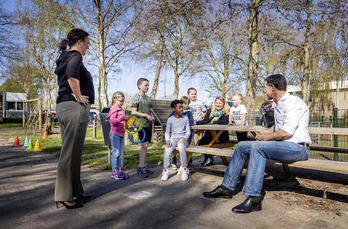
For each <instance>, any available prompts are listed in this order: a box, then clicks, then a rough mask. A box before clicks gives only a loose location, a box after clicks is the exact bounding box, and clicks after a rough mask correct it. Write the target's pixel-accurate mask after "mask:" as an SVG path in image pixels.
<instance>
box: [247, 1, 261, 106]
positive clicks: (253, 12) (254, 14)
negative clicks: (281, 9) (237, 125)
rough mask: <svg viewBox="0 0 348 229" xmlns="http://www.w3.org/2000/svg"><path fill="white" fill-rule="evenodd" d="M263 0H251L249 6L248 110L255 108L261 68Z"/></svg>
mask: <svg viewBox="0 0 348 229" xmlns="http://www.w3.org/2000/svg"><path fill="white" fill-rule="evenodd" d="M261 2H262V0H251V5H250V8H249V25H248V46H249V61H248V77H247V82H246V97H247V98H249V99H248V100H247V102H246V108H247V110H248V111H253V110H255V98H256V86H257V77H258V68H259V53H260V50H259V41H258V29H259V28H258V24H259V23H258V20H259V12H260V4H261Z"/></svg>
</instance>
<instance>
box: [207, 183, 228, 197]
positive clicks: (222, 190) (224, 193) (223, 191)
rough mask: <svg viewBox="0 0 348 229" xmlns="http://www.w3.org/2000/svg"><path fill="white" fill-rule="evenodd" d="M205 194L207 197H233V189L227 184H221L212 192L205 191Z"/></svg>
mask: <svg viewBox="0 0 348 229" xmlns="http://www.w3.org/2000/svg"><path fill="white" fill-rule="evenodd" d="M203 196H204V197H207V198H224V199H231V198H232V196H233V194H232V191H231V190H230V189H228V188H226V187H225V186H222V185H219V186H217V187H216V188H215V189H214V190H213V191H211V192H203Z"/></svg>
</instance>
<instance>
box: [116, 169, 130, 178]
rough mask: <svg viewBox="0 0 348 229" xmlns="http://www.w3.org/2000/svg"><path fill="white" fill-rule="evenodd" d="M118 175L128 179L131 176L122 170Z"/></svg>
mask: <svg viewBox="0 0 348 229" xmlns="http://www.w3.org/2000/svg"><path fill="white" fill-rule="evenodd" d="M118 175H119V177H123V179H128V178H129V176H128V174H127V173H124V172H122V171H119V173H118Z"/></svg>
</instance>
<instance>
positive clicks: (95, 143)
mask: <svg viewBox="0 0 348 229" xmlns="http://www.w3.org/2000/svg"><path fill="white" fill-rule="evenodd" d="M7 128H11V127H7ZM58 131H59V129H54V134H52V135H48V140H43V139H42V136H41V133H40V134H35V135H34V134H32V133H30V134H25V133H23V132H22V131H19V132H17V133H2V134H0V137H1V138H3V139H9V140H12V139H13V141H14V139H15V137H16V136H18V137H19V142H20V144H24V140H25V138H26V137H27V136H28V137H29V138H31V139H32V142H33V147H34V146H35V142H36V140H37V139H39V141H40V146H41V150H42V151H43V152H45V153H50V154H54V155H57V157H58V156H59V154H60V150H61V145H62V139H61V136H60V133H58ZM92 136H93V130H92V128H88V129H87V133H86V140H85V144H84V148H83V154H82V164H85V165H88V166H91V167H93V168H97V169H101V170H111V165H110V164H108V158H107V157H108V147H107V146H106V145H105V144H104V138H103V133H102V131H101V129H100V128H98V129H97V137H96V138H92ZM139 150H140V145H126V146H125V149H124V155H125V159H124V166H125V169H134V168H136V167H137V166H138V162H139ZM163 152H164V149H163V148H162V144H161V143H154V144H152V146H151V147H149V148H148V151H147V156H146V163H147V164H148V165H149V166H151V165H159V164H162V163H163Z"/></svg>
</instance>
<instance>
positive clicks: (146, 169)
mask: <svg viewBox="0 0 348 229" xmlns="http://www.w3.org/2000/svg"><path fill="white" fill-rule="evenodd" d="M145 171H146V173H147V175H151V174H153V172H152V171H151V170H150V169H148V168H145Z"/></svg>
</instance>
